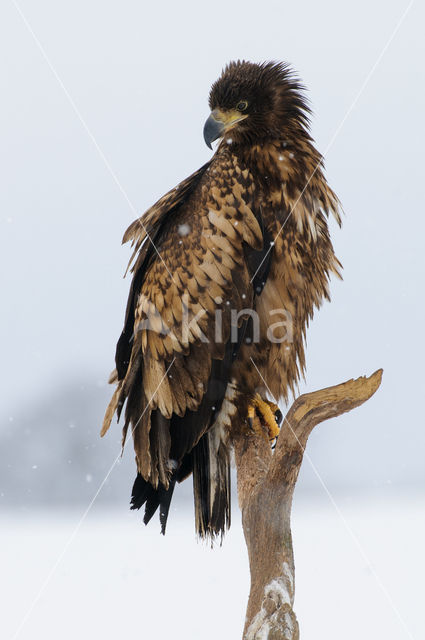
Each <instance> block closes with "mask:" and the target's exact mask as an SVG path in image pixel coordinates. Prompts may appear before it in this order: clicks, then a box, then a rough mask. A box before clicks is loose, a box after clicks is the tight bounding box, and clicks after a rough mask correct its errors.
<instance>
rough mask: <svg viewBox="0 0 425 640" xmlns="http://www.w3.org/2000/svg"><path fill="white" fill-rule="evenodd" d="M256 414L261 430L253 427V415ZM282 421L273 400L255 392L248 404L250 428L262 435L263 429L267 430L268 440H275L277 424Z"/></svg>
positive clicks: (277, 431)
mask: <svg viewBox="0 0 425 640" xmlns="http://www.w3.org/2000/svg"><path fill="white" fill-rule="evenodd" d="M256 415H257V416H258V418H259V420H260V423H261V426H262V428H261V430H260V429H258V427H257V428H256V427H255V421H254V418H255V416H256ZM281 422H282V413H281V411H280V409H279V407H278V406H277V404H275V403H274V402H271V401H270V400H265V399H263V398H262V397H261V396H260V394H259V393H256V394H255V396H254V397H253V399H252V400H251V402H250V404H249V406H248V424H249V426H250V428H251V429H252V430H253V431H255V432H256V433H258V435H261V436H263V437H264V429H266V430H267V437H268V439H269V440H270V442H273V441H274V440H276V438H277V437H278V435H279V425H280V423H281Z"/></svg>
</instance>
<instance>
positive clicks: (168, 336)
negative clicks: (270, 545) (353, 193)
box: [102, 62, 340, 538]
mask: <svg viewBox="0 0 425 640" xmlns="http://www.w3.org/2000/svg"><path fill="white" fill-rule="evenodd" d="M209 101H210V107H211V110H212V114H211V116H210V118H209V119H208V120H207V123H206V125H205V129H204V136H205V140H206V142H207V144H208V145H209V146H211V142H212V141H213V140H215V139H217V138H220V142H219V144H218V148H217V150H216V152H215V153H214V155H213V157H212V159H211V160H210V162H208V163H207V164H205V165H204V166H203V167H202V168H201V169H199V170H198V171H197V172H195V173H194V174H192V175H191V176H190V177H189V178H187V179H186V180H184V181H183V182H182V183H181V184H180V185H179V186H178V187H176V188H175V189H173V190H171V191H170V192H169V193H167V194H166V195H165V196H164V197H163V198H161V199H160V200H159V201H158V202H157V203H156V204H155V205H154V206H153V207H152V208H151V209H149V210H148V211H147V212H146V213H145V214H144V215H143V216H142V217H141V218H140V219H139V220H136V221H135V222H134V223H133V224H132V225H131V226H130V227H129V228H128V230H127V231H126V233H125V235H124V240H123V241H124V242H127V241H130V240H131V242H132V245H133V247H134V252H133V256H132V259H131V261H130V264H132V267H131V271H132V273H133V281H132V284H131V289H130V295H129V299H128V305H127V311H126V317H125V325H124V329H123V332H122V334H121V337H120V339H119V342H118V345H117V352H116V367H117V369H116V372H115V373H114V375H113V376H112V381H114V382H116V383H117V388H116V391H115V393H114V395H113V398H112V400H111V403H110V405H109V407H108V409H107V412H106V415H105V420H104V424H103V428H102V435H103V434H104V433H105V432H106V431H107V429H108V427H109V425H110V422H111V419H112V417H113V415H114V413H115V412H116V413H117V414H118V417H119V415H120V413H121V410H122V408H123V406H124V404H125V403H126V406H125V424H124V435H123V441H124V440H125V437H126V433H127V430H128V428H130V429H131V432H132V434H133V440H134V448H135V452H136V462H137V470H138V475H137V478H136V481H135V484H134V487H133V494H132V507H133V508H140V507H141V506H142V505H145V517H144V521H145V522H146V523H147V522H148V521H149V520H150V518H151V517H152V515H153V513H154V512H155V511H156V509H157V507H158V506H159V508H160V520H161V527H162V531H163V532H164V531H165V525H166V520H167V515H168V509H169V505H170V500H171V497H172V493H173V489H174V485H175V483H176V481H181V480H183V479H184V478H186V477H187V476H188V475H189V474H190V473H193V483H194V497H195V516H196V528H197V531H198V533H199V534H200V535H201V536H211V537H212V538H213V537H214V536H215V535H217V534H222V533H223V531H224V530H225V528H226V527H227V526H229V524H230V488H229V482H230V480H229V464H230V463H229V448H230V445H229V442H228V429H229V427H230V425H231V424H232V428H235V429H237V428H239V429H247V425H246V414H247V409H248V405H249V404H250V401H251V400H252V398H253V396H254V395H255V394H256V393H257V392H259V393H260V394H261V395H262V396H263V397H265V396H267V394H268V390H270V391H271V393H272V394H273V395H274V396H275V398H283V399H285V400H286V399H287V397H288V394H289V393H290V392H293V391H294V388H295V386H296V384H297V382H298V380H299V377H300V375H301V374H302V373H303V371H304V367H305V355H304V339H305V331H306V327H307V325H308V321H309V319H310V318H311V317H312V315H313V311H314V308H316V307H319V306H320V304H321V301H322V300H323V299H324V298H326V299H329V290H328V281H329V276H330V274H331V273H334V274H337V275H338V273H339V271H338V270H339V267H340V265H339V262H338V260H337V258H336V257H335V255H334V252H333V248H332V244H331V241H330V238H329V233H328V226H327V218H328V216H329V214H330V213H332V214H333V215H334V216H335V217H336V219H337V221H338V222H340V218H339V213H338V207H339V205H338V200H337V198H336V196H335V194H334V193H333V191H332V190H331V189H330V188H329V186H328V185H327V183H326V180H325V178H324V176H323V171H322V169H323V164H322V159H321V156H320V154H319V153H318V152H317V151H316V149H315V148H314V146H313V144H312V139H311V137H310V135H309V133H308V117H309V109H308V107H307V105H306V102H305V99H304V97H303V93H302V87H301V86H300V84H299V83H298V81H297V80H296V78H295V77H294V75H293V73H292V72H291V70H290V69H289V67H288V66H287V65H284V64H274V63H267V64H262V65H258V64H252V63H249V62H232V63H230V64H229V65H228V66H227V67H226V69H225V70H224V71H223V74H222V76H221V77H220V78H219V80H217V82H216V83H214V85H213V87H212V89H211V93H210V100H209ZM276 322H280V325H279V326H276Z"/></svg>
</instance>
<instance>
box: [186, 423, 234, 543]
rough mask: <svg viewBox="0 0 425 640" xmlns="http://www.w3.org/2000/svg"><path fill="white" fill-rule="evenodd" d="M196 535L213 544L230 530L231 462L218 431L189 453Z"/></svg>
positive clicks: (210, 433) (212, 432) (211, 433)
mask: <svg viewBox="0 0 425 640" xmlns="http://www.w3.org/2000/svg"><path fill="white" fill-rule="evenodd" d="M192 459H193V496H194V500H195V522H196V531H197V533H198V534H199V536H200V537H201V538H210V539H211V541H213V540H214V539H215V538H216V537H217V536H218V535H220V536H221V539H223V535H224V533H225V532H226V530H227V529H228V528H229V527H230V461H229V453H228V448H227V447H226V446H225V445H224V444H223V442H222V441H221V438H220V433H219V431H218V429H215V428H213V429H211V430H210V431H208V433H206V434H205V435H204V436H203V437H202V438H201V439H200V441H199V442H198V444H197V445H196V447H195V448H194V449H193V451H192Z"/></svg>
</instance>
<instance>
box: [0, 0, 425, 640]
mask: <svg viewBox="0 0 425 640" xmlns="http://www.w3.org/2000/svg"><path fill="white" fill-rule="evenodd" d="M18 6H19V8H20V10H21V13H20V12H19V9H18ZM408 6H409V5H408V2H407V0H405V1H399V0H397V1H390V2H383V1H377V2H372V3H371V2H366V1H365V0H360V1H359V2H351V3H341V2H336V1H331V0H323V1H322V2H320V3H317V2H312V0H309V1H305V2H299V3H288V2H282V1H277V0H276V1H272V0H263V2H261V4H259V3H257V2H251V1H250V0H248V1H247V0H246V1H245V2H234V3H228V2H224V1H223V0H217V1H216V2H214V3H212V4H211V3H210V4H205V5H204V4H201V3H196V2H194V1H193V2H189V1H186V2H179V3H171V2H166V3H158V4H157V6H154V5H152V4H149V6H144V5H143V4H142V3H138V2H135V1H130V0H123V1H122V2H107V3H105V2H100V0H99V1H94V0H90V1H89V2H82V0H76V1H75V2H73V3H63V2H53V1H46V0H38V1H37V2H36V3H34V2H30V1H29V0H25V1H24V0H22V1H21V2H20V3H19V5H16V4H15V3H14V1H13V0H11V1H9V0H5V2H3V3H2V4H1V7H0V53H1V55H0V78H1V92H2V99H1V101H0V139H1V145H0V171H1V176H2V180H1V183H0V225H1V233H0V243H1V244H0V261H1V270H0V278H1V285H2V292H3V295H2V300H3V304H2V313H1V320H0V322H1V329H2V330H1V332H0V340H1V354H2V367H1V370H0V378H1V390H2V393H1V405H0V419H1V429H0V509H1V512H0V526H1V530H2V545H1V548H0V565H1V567H2V568H1V572H0V589H1V594H0V595H1V601H2V603H3V614H2V618H1V620H0V637H1V638H3V637H4V638H18V637H19V638H20V639H22V640H25V639H27V638H28V639H29V638H31V639H34V638H36V639H38V638H43V639H45V640H50V639H53V638H57V637H58V635H60V637H61V638H62V639H63V640H67V639H68V638H69V639H71V638H72V639H74V638H76V637H79V638H82V639H85V638H89V637H102V638H103V639H105V640H107V639H109V638H115V637H117V635H119V634H120V635H123V636H124V634H126V635H132V636H134V635H135V634H137V636H138V637H153V638H158V639H159V640H162V639H163V638H168V637H171V636H172V637H173V638H176V639H180V638H182V639H183V638H185V639H188V638H190V639H193V640H198V639H201V638H202V639H203V638H205V639H208V638H217V637H220V638H238V637H240V635H241V629H242V626H243V616H244V607H245V602H246V597H247V591H248V568H247V559H246V553H245V549H244V544H243V539H242V534H241V530H240V524H239V514H238V511H237V508H236V501H234V511H233V515H234V523H233V525H234V526H233V528H232V530H231V532H230V534H229V536H228V537H227V539H226V540H225V543H224V545H223V547H222V548H221V549H220V548H217V549H215V550H213V551H211V550H210V549H207V548H205V547H204V546H203V545H201V544H198V543H197V542H196V540H195V537H194V533H193V522H192V520H193V514H192V505H191V487H190V483H185V485H183V486H181V487H179V489H178V493H177V495H176V498H175V500H174V502H173V506H172V513H171V517H170V521H169V528H168V532H167V536H166V537H165V539H163V538H162V537H160V536H159V535H158V528H159V527H158V524H157V523H156V522H155V523H153V524H151V526H150V527H149V528H146V529H145V528H144V527H143V526H142V525H141V524H140V519H141V518H140V514H134V513H130V512H129V511H128V507H127V505H128V498H129V491H130V487H131V483H132V480H133V476H134V463H133V456H132V452H131V451H130V449H129V450H127V451H126V452H125V455H124V458H123V460H122V461H117V456H118V454H119V440H120V429H119V428H118V427H116V428H115V430H114V429H112V430H111V432H110V433H109V434H108V436H107V437H106V438H105V439H104V440H102V441H101V440H100V439H99V437H98V432H99V428H100V423H101V420H102V417H103V412H104V409H105V406H106V403H107V402H108V400H109V396H110V393H111V390H110V389H109V388H108V386H107V384H106V380H107V377H108V374H109V372H110V370H111V369H112V368H113V356H114V350H115V343H116V339H117V338H118V336H119V333H120V331H121V328H122V321H123V315H124V308H125V302H126V297H127V293H128V287H129V281H127V280H123V279H122V277H121V275H122V274H123V272H124V270H125V266H126V264H127V261H128V257H129V250H128V248H127V247H121V245H120V241H121V237H122V234H123V231H124V230H125V228H126V227H127V225H128V224H129V223H130V222H131V221H132V220H133V219H134V218H135V217H136V215H138V214H140V213H141V212H143V211H144V210H145V209H146V208H147V207H148V206H150V205H151V204H152V203H153V202H154V201H155V200H156V199H157V198H158V197H159V196H161V195H162V194H163V193H165V191H167V190H168V189H169V188H171V187H172V186H174V185H176V184H177V183H178V182H179V181H180V180H181V179H183V178H184V177H186V176H187V175H189V174H190V173H191V172H192V171H193V170H195V169H197V168H198V167H199V166H200V165H201V164H203V163H204V162H205V161H206V160H207V159H208V158H209V157H210V151H209V150H208V149H207V147H206V146H205V144H204V142H203V139H202V127H203V123H204V121H205V119H206V117H207V115H208V104H207V96H208V91H209V88H210V85H211V83H212V82H213V81H214V80H215V79H216V78H217V76H218V75H219V73H220V70H221V68H222V67H223V66H224V64H225V63H226V62H228V61H229V60H230V59H234V58H246V59H250V60H253V61H261V60H268V59H276V60H287V61H290V62H291V63H292V64H293V65H294V67H295V68H296V70H297V71H298V73H299V75H300V77H301V78H302V80H303V81H304V83H305V84H306V85H307V87H308V89H309V96H310V99H311V102H312V106H313V110H314V119H313V124H312V130H313V136H314V138H315V140H316V142H317V146H318V148H319V149H320V150H321V151H322V152H326V167H327V176H328V179H329V182H330V184H331V185H332V187H333V188H334V189H335V191H336V192H337V193H338V195H339V197H340V199H341V201H342V203H343V206H344V210H345V213H346V215H345V218H344V225H343V229H342V230H339V229H338V228H337V227H336V226H335V225H333V226H332V234H333V240H334V244H335V247H336V251H337V254H338V256H339V257H340V259H341V260H342V262H343V265H344V281H343V282H342V283H340V282H337V281H334V282H333V283H332V296H333V300H332V304H330V305H329V304H327V305H325V306H324V307H323V309H322V310H321V311H320V313H318V314H317V315H316V318H315V320H314V322H313V323H312V326H311V328H310V330H309V334H308V349H307V359H308V370H307V380H306V384H305V385H303V387H302V390H304V389H309V390H313V389H315V388H319V387H323V386H326V385H328V384H334V383H338V382H341V381H343V380H345V379H348V378H351V377H353V376H354V377H356V376H358V375H361V374H364V373H367V374H370V373H372V372H373V371H375V370H376V369H377V368H379V367H383V368H384V379H383V384H382V388H381V389H380V390H379V392H378V393H377V394H376V396H375V397H373V398H372V399H371V400H370V401H369V402H368V403H367V404H366V405H364V406H363V407H361V408H359V409H357V410H356V411H353V412H352V413H350V414H348V415H346V416H342V417H340V418H338V420H335V421H330V422H328V423H325V424H323V425H321V426H320V428H318V429H317V430H316V432H315V433H313V435H312V437H311V440H310V442H309V451H308V452H309V456H310V460H311V462H309V461H308V460H305V462H304V466H303V469H302V472H301V476H300V481H299V485H298V487H297V493H296V498H295V506H294V539H295V553H296V568H297V599H296V611H297V614H298V616H299V620H300V625H301V631H302V637H303V639H304V640H313V639H314V640H317V639H322V638H323V639H324V638H325V637H326V639H327V640H329V639H340V638H341V637H344V638H345V639H348V640H349V639H351V638H353V639H354V638H359V637H362V638H365V639H369V638H370V639H372V638H376V637H385V638H386V639H389V640H393V639H394V640H395V639H397V640H398V639H400V640H402V639H404V638H415V639H416V638H417V639H418V640H419V638H423V637H424V635H425V623H424V621H423V616H422V609H423V604H422V599H421V600H419V598H420V596H421V592H422V593H423V575H424V571H425V560H424V554H423V543H422V540H423V537H424V535H425V515H424V506H425V504H424V498H425V464H424V458H425V425H424V420H423V416H422V413H423V412H422V410H421V400H422V397H423V393H424V381H423V372H422V360H423V355H424V342H425V340H424V331H423V327H424V322H425V317H424V316H425V304H424V302H423V279H424V261H423V237H424V231H425V221H424V215H423V193H422V191H423V189H422V183H423V168H424V167H423V148H424V142H425V140H424V137H425V136H424V131H423V126H422V120H423V113H424V110H425V92H424V90H423V86H424V81H425V78H424V68H423V59H424V53H425V45H424V40H423V22H424V19H425V10H424V6H423V4H421V3H420V2H418V1H417V2H415V3H413V4H412V6H411V7H410V9H409V10H408V12H407V14H406V15H405V17H404V19H403V21H402V23H401V24H400V26H399V29H398V30H397V31H396V33H395V34H394V30H395V29H396V27H397V25H398V24H399V21H400V19H401V18H402V16H403V14H404V12H405V11H406V9H407V8H408ZM31 30H32V32H33V33H31ZM392 36H393V37H392ZM45 56H46V57H45ZM46 58H47V59H46ZM49 65H50V66H49ZM55 74H57V75H55ZM370 74H371V75H370ZM368 78H370V79H369V80H368V82H367V83H366V85H364V83H365V81H366V80H367V79H368ZM362 87H363V90H361V89H362ZM359 92H360V94H359ZM77 112H78V114H77ZM109 471H110V473H109ZM108 473H109V476H108V478H107V481H106V482H105V483H104V484H102V483H103V481H104V479H105V477H106V475H107V474H108ZM85 514H86V515H85ZM77 526H78V528H77ZM39 595H40V598H39V599H37V598H38V596H39ZM32 604H34V606H33V607H32ZM31 607H32V608H31ZM329 620H331V622H330V623H329ZM22 623H24V624H22ZM329 624H330V627H329V626H328V625H329Z"/></svg>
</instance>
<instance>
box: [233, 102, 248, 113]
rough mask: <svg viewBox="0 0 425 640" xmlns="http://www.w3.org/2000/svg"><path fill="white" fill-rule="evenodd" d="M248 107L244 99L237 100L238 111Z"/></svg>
mask: <svg viewBox="0 0 425 640" xmlns="http://www.w3.org/2000/svg"><path fill="white" fill-rule="evenodd" d="M247 108H248V103H247V101H246V100H241V101H240V102H238V104H237V105H236V109H237V110H238V111H245V110H246V109H247Z"/></svg>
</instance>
